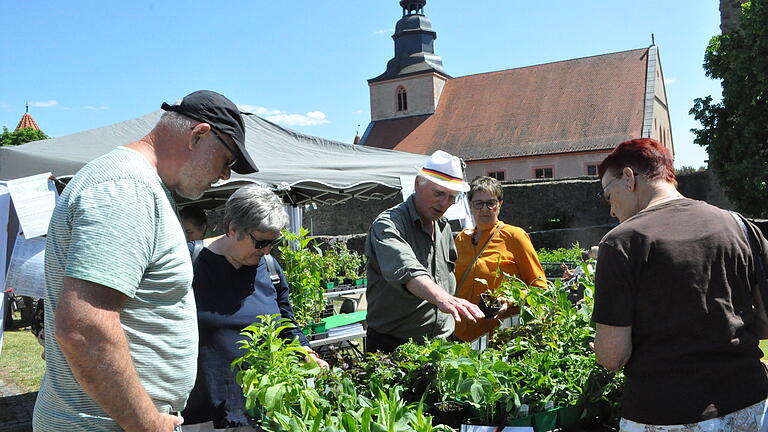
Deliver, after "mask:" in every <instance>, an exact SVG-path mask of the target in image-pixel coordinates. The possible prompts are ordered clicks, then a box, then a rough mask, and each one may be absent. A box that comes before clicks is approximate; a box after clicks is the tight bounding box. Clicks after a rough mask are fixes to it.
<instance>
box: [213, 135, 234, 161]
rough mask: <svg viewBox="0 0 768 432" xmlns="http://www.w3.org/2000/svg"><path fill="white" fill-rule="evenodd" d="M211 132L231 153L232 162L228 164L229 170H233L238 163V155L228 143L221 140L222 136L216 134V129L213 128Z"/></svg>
mask: <svg viewBox="0 0 768 432" xmlns="http://www.w3.org/2000/svg"><path fill="white" fill-rule="evenodd" d="M211 132H213V136H215V137H216V139H217V140H219V142H220V143H221V145H223V146H224V147H225V148H226V149H227V150H229V152H230V153H232V160H231V161H229V162H228V163H227V168H232V167H233V166H234V165H235V164H236V163H237V153H236V152H235V150H234V149H233V148H232V147H230V146H229V144H227V142H226V141H224V140H223V139H221V135H219V133H218V132H216V129H214V128H211Z"/></svg>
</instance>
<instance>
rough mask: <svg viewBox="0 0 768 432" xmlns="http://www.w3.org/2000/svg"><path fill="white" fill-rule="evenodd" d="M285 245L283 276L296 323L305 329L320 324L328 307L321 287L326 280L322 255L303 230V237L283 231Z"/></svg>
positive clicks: (312, 239)
mask: <svg viewBox="0 0 768 432" xmlns="http://www.w3.org/2000/svg"><path fill="white" fill-rule="evenodd" d="M283 238H285V240H286V241H285V242H284V243H283V244H282V245H281V246H279V247H278V249H279V251H280V261H281V264H282V268H283V272H284V273H285V278H286V280H287V282H288V286H289V289H290V291H289V295H290V300H291V305H292V306H293V312H294V315H295V317H296V322H297V323H298V324H299V325H300V326H302V327H304V326H306V325H307V324H310V323H315V322H318V321H319V320H320V314H321V312H322V311H323V308H324V307H325V296H324V295H323V294H324V292H325V291H324V290H323V288H322V287H321V285H320V281H321V279H322V278H323V260H322V253H321V252H320V249H319V248H318V247H317V245H316V244H315V241H314V237H310V236H309V231H307V229H306V228H304V227H301V229H300V230H299V233H298V234H296V233H293V232H290V231H288V230H284V231H283Z"/></svg>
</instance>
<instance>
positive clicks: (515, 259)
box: [454, 221, 546, 342]
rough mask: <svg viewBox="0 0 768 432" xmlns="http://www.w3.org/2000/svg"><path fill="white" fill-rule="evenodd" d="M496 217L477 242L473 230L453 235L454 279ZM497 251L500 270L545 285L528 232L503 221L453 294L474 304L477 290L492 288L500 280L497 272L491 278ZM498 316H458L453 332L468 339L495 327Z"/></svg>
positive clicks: (475, 250) (459, 279)
mask: <svg viewBox="0 0 768 432" xmlns="http://www.w3.org/2000/svg"><path fill="white" fill-rule="evenodd" d="M498 224H503V222H501V221H499V222H497V223H496V225H495V226H494V227H493V228H492V229H491V230H490V231H488V232H487V233H486V234H485V235H484V236H483V238H480V239H478V242H477V246H475V245H474V244H472V233H473V230H469V229H467V230H463V231H462V232H461V233H459V235H458V236H456V249H457V250H458V252H459V257H458V259H457V260H456V270H455V275H456V283H459V282H460V281H461V278H462V276H464V272H465V271H466V270H467V267H469V265H470V264H471V263H472V260H473V259H475V256H477V253H478V252H479V251H480V248H481V247H483V245H484V244H485V242H486V240H488V236H489V235H490V234H491V233H492V232H493V231H494V230H495V229H496V227H497V226H498ZM499 255H501V264H500V265H501V271H502V272H504V273H507V274H510V275H516V276H517V277H519V278H520V279H521V280H522V281H523V282H525V283H527V284H528V285H535V286H539V287H542V288H546V277H545V275H544V269H543V268H541V263H539V257H538V255H536V251H535V250H534V249H533V244H531V239H530V238H529V237H528V234H527V233H526V232H525V231H524V230H523V229H522V228H519V227H516V226H512V225H506V224H505V225H504V226H503V227H502V228H501V229H500V230H499V232H498V233H496V235H495V236H494V237H493V239H491V241H490V242H489V243H488V246H486V248H485V250H483V253H482V254H481V255H480V257H479V258H478V259H477V261H476V262H475V265H474V266H473V267H472V269H470V273H469V274H468V275H467V277H466V278H465V279H464V284H463V285H462V286H460V287H457V288H456V296H457V297H461V298H463V299H467V300H469V301H470V302H472V303H475V304H477V303H478V302H479V301H480V294H481V293H483V292H485V291H487V290H488V289H489V288H490V289H495V288H496V287H498V286H499V285H500V284H501V282H502V281H503V280H504V276H503V275H502V276H500V277H499V278H498V280H496V281H494V277H495V272H496V267H497V266H498V265H499V264H498V258H499ZM475 278H480V279H485V280H486V281H487V282H488V285H487V286H486V285H483V284H482V283H480V282H477V281H476V280H475ZM499 324H500V322H499V320H494V319H492V318H487V319H480V320H478V322H477V323H474V324H473V323H472V322H470V321H468V320H466V319H465V320H462V321H461V322H457V323H456V330H455V333H454V334H455V336H456V337H457V338H459V339H461V340H463V341H466V342H469V341H473V340H475V339H477V338H478V337H480V336H482V335H484V334H486V333H488V332H490V331H492V330H494V329H496V328H497V327H499Z"/></svg>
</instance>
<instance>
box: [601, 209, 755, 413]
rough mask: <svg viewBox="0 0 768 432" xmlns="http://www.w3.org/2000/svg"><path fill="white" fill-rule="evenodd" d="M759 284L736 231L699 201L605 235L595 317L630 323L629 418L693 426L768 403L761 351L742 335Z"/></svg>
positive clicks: (646, 215) (654, 212)
mask: <svg viewBox="0 0 768 432" xmlns="http://www.w3.org/2000/svg"><path fill="white" fill-rule="evenodd" d="M757 232H758V233H759V230H757ZM760 238H761V239H762V236H760ZM762 241H763V245H766V243H765V240H764V239H762ZM755 280H756V279H755V275H754V261H753V259H752V254H751V251H750V247H749V244H748V243H747V240H746V239H745V238H744V235H743V234H742V231H741V229H740V227H739V225H738V224H737V223H736V221H735V220H734V219H733V217H732V216H731V215H730V214H729V213H728V212H726V211H724V210H721V209H719V208H717V207H714V206H711V205H709V204H707V203H705V202H702V201H694V200H689V199H679V200H672V201H668V202H666V203H662V204H659V205H656V206H653V207H651V208H649V209H647V210H644V211H641V212H640V213H638V214H636V215H635V216H633V217H631V218H629V219H627V220H626V221H624V223H622V224H620V225H619V226H617V227H616V228H614V229H613V230H611V231H610V232H609V233H608V234H606V235H605V237H604V238H603V240H602V241H601V242H600V252H599V254H598V260H597V271H596V275H595V308H594V313H593V315H592V319H593V320H594V321H595V322H596V323H600V324H606V325H611V326H618V327H622V326H632V355H631V357H630V358H629V362H628V363H627V364H626V366H625V367H624V372H625V375H626V385H625V389H624V400H623V404H622V406H623V408H622V417H624V418H626V419H629V420H633V421H636V422H641V423H647V424H656V425H661V424H683V423H695V422H699V421H702V420H707V419H710V418H714V417H719V416H723V415H725V414H728V413H731V412H734V411H737V410H739V409H742V408H745V407H747V406H750V405H752V404H754V403H756V402H758V401H760V400H763V399H765V398H766V396H767V395H768V375H767V374H766V371H765V369H764V367H763V365H762V363H761V362H760V358H761V357H762V352H761V351H760V349H759V348H758V340H757V338H756V337H755V336H754V335H753V334H752V333H750V332H749V331H748V330H747V329H746V328H745V325H746V324H749V323H750V322H752V320H753V315H752V312H751V302H752V300H751V295H750V287H751V286H752V284H754V283H755ZM745 323H746V324H745Z"/></svg>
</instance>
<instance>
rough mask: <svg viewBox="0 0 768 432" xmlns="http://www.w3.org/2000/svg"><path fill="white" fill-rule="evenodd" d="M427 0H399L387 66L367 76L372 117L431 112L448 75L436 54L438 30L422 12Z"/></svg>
mask: <svg viewBox="0 0 768 432" xmlns="http://www.w3.org/2000/svg"><path fill="white" fill-rule="evenodd" d="M426 4H427V0H402V1H401V2H400V6H401V7H402V8H403V17H402V18H401V19H400V20H399V21H398V22H397V24H396V25H395V34H394V35H392V39H394V41H395V56H394V57H393V58H392V59H391V60H390V61H389V63H387V70H386V71H385V72H384V73H383V74H381V75H379V76H377V77H376V78H373V79H370V80H368V87H369V88H370V92H371V121H377V120H387V119H393V118H399V117H410V116H416V115H424V114H434V112H435V108H436V107H437V104H438V102H439V101H440V93H441V92H442V90H443V86H444V85H445V82H446V81H447V80H448V79H449V78H450V76H449V75H448V74H446V73H445V71H444V70H443V60H442V59H441V58H440V56H438V55H436V54H435V39H437V33H435V31H434V30H432V22H430V20H429V18H427V17H426V15H424V7H425V6H426Z"/></svg>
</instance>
